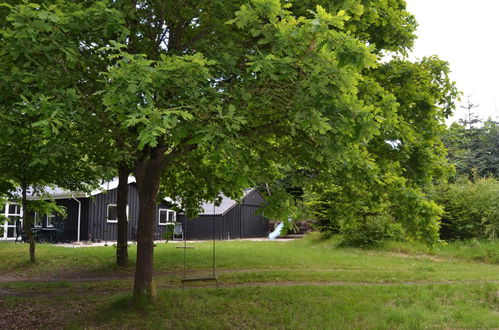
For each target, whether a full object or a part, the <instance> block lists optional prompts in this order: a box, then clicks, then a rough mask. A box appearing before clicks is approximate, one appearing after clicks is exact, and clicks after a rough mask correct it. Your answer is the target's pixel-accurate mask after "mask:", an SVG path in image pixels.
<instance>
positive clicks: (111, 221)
mask: <svg viewBox="0 0 499 330" xmlns="http://www.w3.org/2000/svg"><path fill="white" fill-rule="evenodd" d="M110 206H114V207H115V208H116V220H109V207H110ZM106 211H107V212H106V221H107V223H118V205H116V204H111V203H109V204H107V207H106Z"/></svg>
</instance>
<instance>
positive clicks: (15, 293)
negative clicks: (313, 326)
mask: <svg viewBox="0 0 499 330" xmlns="http://www.w3.org/2000/svg"><path fill="white" fill-rule="evenodd" d="M453 284H499V281H409V282H345V281H302V282H299V281H282V282H276V281H270V282H246V283H220V282H219V283H218V288H245V287H290V286H400V285H403V286H416V285H453ZM216 286H217V284H216V283H215V282H210V283H209V284H207V283H205V282H203V283H202V282H199V284H198V285H192V284H189V285H184V286H182V284H181V283H175V284H160V285H158V286H157V287H158V289H163V290H168V289H169V290H172V289H181V288H184V289H189V290H190V289H205V288H215V287H216ZM129 292H130V289H124V288H114V289H113V288H93V289H88V288H76V289H74V288H56V289H54V290H50V291H37V290H29V289H26V290H24V289H13V288H8V287H4V288H0V297H25V298H29V297H43V298H52V297H61V296H89V295H96V294H120V293H129Z"/></svg>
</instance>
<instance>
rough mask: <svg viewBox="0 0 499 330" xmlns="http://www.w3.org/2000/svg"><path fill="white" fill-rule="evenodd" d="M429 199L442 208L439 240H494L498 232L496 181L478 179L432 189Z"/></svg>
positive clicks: (498, 200)
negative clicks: (432, 199) (431, 198)
mask: <svg viewBox="0 0 499 330" xmlns="http://www.w3.org/2000/svg"><path fill="white" fill-rule="evenodd" d="M431 194H432V197H433V198H434V200H435V201H436V202H437V203H438V204H440V205H442V206H443V208H444V215H443V216H442V220H441V228H440V237H441V238H442V239H445V240H455V239H470V238H481V239H495V238H497V236H498V230H499V181H497V180H496V179H494V178H479V179H475V180H474V181H473V182H472V181H469V180H461V181H458V182H456V183H453V184H446V185H439V186H436V187H434V188H433V190H432V193H431Z"/></svg>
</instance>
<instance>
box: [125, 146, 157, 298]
mask: <svg viewBox="0 0 499 330" xmlns="http://www.w3.org/2000/svg"><path fill="white" fill-rule="evenodd" d="M163 153H164V150H158V149H156V150H154V151H153V152H151V155H150V157H149V158H146V159H143V160H140V161H138V162H137V163H136V165H135V171H134V172H135V178H136V180H137V190H138V193H139V204H140V210H139V223H138V229H137V262H136V264H135V279H134V287H133V298H132V301H136V302H140V301H141V302H144V301H148V302H151V303H152V302H153V301H154V300H155V297H156V287H155V285H154V280H153V253H154V241H153V240H154V237H153V236H154V230H155V228H156V226H155V224H156V221H155V220H156V219H155V217H156V204H157V198H158V193H159V184H160V180H161V174H162V172H163V169H164V164H163V159H164V156H163Z"/></svg>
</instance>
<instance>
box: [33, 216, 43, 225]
mask: <svg viewBox="0 0 499 330" xmlns="http://www.w3.org/2000/svg"><path fill="white" fill-rule="evenodd" d="M42 225H43V223H42V219H41V218H40V214H38V212H35V216H34V217H33V227H35V228H41V227H42Z"/></svg>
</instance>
